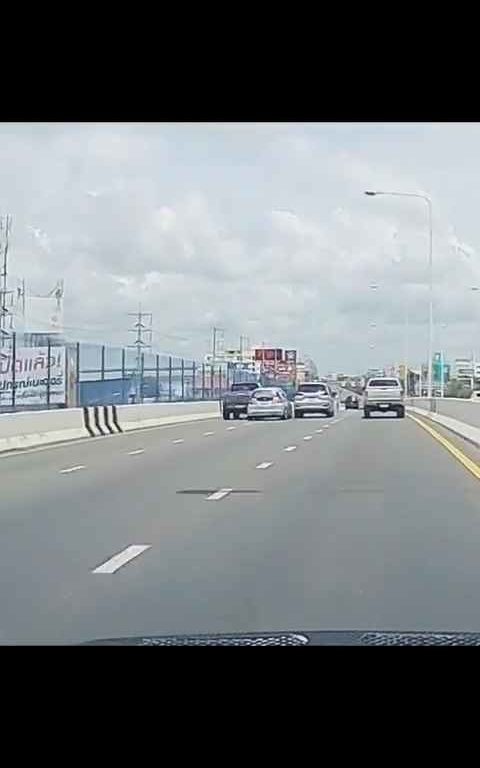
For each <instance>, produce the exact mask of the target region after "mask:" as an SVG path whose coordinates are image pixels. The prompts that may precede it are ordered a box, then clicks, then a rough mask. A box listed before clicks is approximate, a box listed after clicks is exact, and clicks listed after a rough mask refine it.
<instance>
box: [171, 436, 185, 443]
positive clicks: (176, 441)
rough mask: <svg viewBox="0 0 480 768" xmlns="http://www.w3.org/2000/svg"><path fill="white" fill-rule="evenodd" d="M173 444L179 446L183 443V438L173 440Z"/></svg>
mask: <svg viewBox="0 0 480 768" xmlns="http://www.w3.org/2000/svg"><path fill="white" fill-rule="evenodd" d="M172 443H174V444H175V445H178V443H183V437H179V438H178V440H172Z"/></svg>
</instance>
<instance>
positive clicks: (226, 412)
mask: <svg viewBox="0 0 480 768" xmlns="http://www.w3.org/2000/svg"><path fill="white" fill-rule="evenodd" d="M223 418H224V419H225V421H229V419H230V411H227V410H225V408H224V409H223Z"/></svg>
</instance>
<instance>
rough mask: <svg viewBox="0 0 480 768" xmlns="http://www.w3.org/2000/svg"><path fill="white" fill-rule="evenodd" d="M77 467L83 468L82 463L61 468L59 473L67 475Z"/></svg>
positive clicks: (76, 469)
mask: <svg viewBox="0 0 480 768" xmlns="http://www.w3.org/2000/svg"><path fill="white" fill-rule="evenodd" d="M79 469H85V466H84V465H83V464H78V465H77V466H76V467H68V468H67V469H61V470H60V474H61V475H68V474H69V473H70V472H78V470H79Z"/></svg>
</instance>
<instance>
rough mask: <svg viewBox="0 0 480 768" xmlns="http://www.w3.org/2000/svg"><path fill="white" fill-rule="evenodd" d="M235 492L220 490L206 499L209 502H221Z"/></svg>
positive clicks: (228, 489)
mask: <svg viewBox="0 0 480 768" xmlns="http://www.w3.org/2000/svg"><path fill="white" fill-rule="evenodd" d="M232 491H233V488H220V489H219V490H218V491H215V493H211V494H210V496H207V497H206V500H207V501H220V499H224V498H225V496H228V494H229V493H231V492H232Z"/></svg>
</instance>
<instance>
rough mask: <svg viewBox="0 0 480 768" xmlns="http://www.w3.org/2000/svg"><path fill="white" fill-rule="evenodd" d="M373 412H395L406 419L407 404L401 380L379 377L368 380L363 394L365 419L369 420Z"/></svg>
mask: <svg viewBox="0 0 480 768" xmlns="http://www.w3.org/2000/svg"><path fill="white" fill-rule="evenodd" d="M373 411H382V412H387V411H395V413H396V414H397V417H398V418H400V419H403V418H404V416H405V403H404V398H403V388H402V385H401V383H400V380H399V379H396V378H394V377H391V376H389V377H386V376H382V377H380V376H378V377H375V378H374V379H369V380H368V382H367V386H366V387H365V392H364V393H363V415H364V417H365V418H366V419H368V418H369V417H370V414H371V413H372V412H373Z"/></svg>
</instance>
